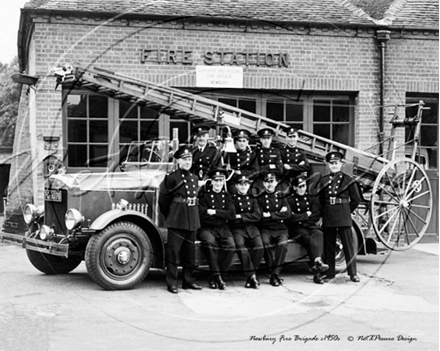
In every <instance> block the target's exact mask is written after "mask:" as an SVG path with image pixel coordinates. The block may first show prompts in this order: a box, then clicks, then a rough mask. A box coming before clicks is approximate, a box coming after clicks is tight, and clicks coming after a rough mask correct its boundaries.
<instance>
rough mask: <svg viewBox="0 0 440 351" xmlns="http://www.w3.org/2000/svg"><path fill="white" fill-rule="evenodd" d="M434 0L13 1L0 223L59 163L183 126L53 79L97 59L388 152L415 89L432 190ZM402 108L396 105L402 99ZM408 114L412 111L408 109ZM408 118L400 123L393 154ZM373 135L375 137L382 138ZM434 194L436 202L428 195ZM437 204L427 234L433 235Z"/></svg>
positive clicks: (37, 191) (104, 158)
mask: <svg viewBox="0 0 440 351" xmlns="http://www.w3.org/2000/svg"><path fill="white" fill-rule="evenodd" d="M438 5H439V4H438V1H436V0H386V1H368V2H366V1H361V0H308V1H298V0H283V1H278V0H275V1H263V0H222V1H208V0H190V1H188V0H163V1H156V0H131V1H117V0H108V1H102V0H87V1H86V0H70V1H61V0H32V1H29V2H28V3H27V4H26V5H25V7H24V8H23V9H22V10H21V19H20V27H19V31H18V56H19V63H20V69H21V71H22V72H25V75H23V76H24V77H25V76H26V77H27V76H30V77H31V78H32V77H34V78H35V81H34V82H30V83H29V82H27V83H25V84H23V86H22V87H23V88H22V94H21V101H20V109H19V117H18V122H17V127H16V135H15V144H14V150H13V155H15V157H13V158H12V160H11V161H10V165H11V169H10V177H9V186H8V197H7V206H6V211H5V224H4V228H3V229H4V230H5V231H12V232H13V231H19V230H20V229H19V228H20V227H21V225H22V220H21V209H22V207H23V206H24V205H25V204H26V203H28V202H33V203H36V204H42V203H43V183H44V179H45V177H47V175H48V174H49V173H50V172H51V171H52V169H53V167H54V166H53V165H54V164H56V161H57V160H59V162H61V163H62V164H63V165H64V166H65V168H66V171H67V172H68V173H76V172H102V171H106V170H116V171H118V167H117V165H118V164H119V163H120V162H121V161H122V159H123V157H124V156H125V153H124V152H126V151H124V150H126V146H127V145H128V144H129V143H130V142H131V141H136V140H146V139H153V138H158V137H171V131H172V129H173V128H179V140H180V142H187V140H188V139H189V137H190V130H191V127H192V126H191V123H190V122H188V121H186V120H185V119H183V118H182V117H181V116H180V117H179V116H176V115H168V114H166V113H164V111H158V110H154V109H151V108H149V107H148V105H146V106H137V105H132V104H130V103H128V102H126V101H123V100H118V99H115V98H110V97H108V96H106V95H104V94H100V92H99V90H97V91H90V90H81V89H76V88H75V86H74V85H73V86H72V87H71V88H69V89H67V88H66V87H63V86H61V85H60V86H56V85H57V84H56V80H55V78H54V77H53V76H51V75H50V74H49V73H48V72H49V69H50V68H52V67H55V66H62V65H65V64H71V65H79V66H81V67H97V68H101V69H105V70H108V71H112V72H117V73H119V74H123V75H125V76H128V77H132V78H135V79H139V80H146V81H150V82H153V83H155V84H159V85H163V86H169V87H174V88H179V89H182V90H185V91H188V92H191V93H194V94H201V95H203V96H206V97H208V98H211V99H213V100H217V101H220V102H223V103H226V104H229V105H233V106H236V107H239V108H242V109H245V110H248V111H250V112H254V113H257V114H260V115H263V116H266V117H268V118H271V119H273V120H275V121H279V122H282V123H284V124H289V125H292V126H296V127H299V128H301V129H303V130H305V131H309V132H311V133H314V134H316V135H319V136H322V137H325V138H328V139H331V140H335V141H338V142H341V143H344V144H347V145H350V146H352V147H355V148H357V149H360V150H368V151H370V152H372V153H381V152H386V151H387V150H386V149H387V146H388V142H387V136H388V135H389V131H390V124H389V121H390V119H391V117H392V113H393V112H394V107H393V106H394V105H396V104H399V105H403V104H408V103H414V102H418V101H419V100H423V101H424V102H425V104H426V106H427V107H430V110H427V111H425V112H424V114H423V121H422V126H421V137H420V143H421V147H420V149H419V151H418V153H419V154H418V157H419V161H420V163H422V164H423V166H424V167H425V169H426V171H427V173H428V175H429V177H430V178H431V185H432V189H433V192H434V198H435V199H438V100H439V41H438V40H439V37H438V33H439V29H438V25H439V22H438V15H439V9H438ZM399 113H400V114H405V111H404V109H402V110H401V111H400V112H399ZM406 113H409V114H411V113H415V111H407V112H406ZM412 133H413V130H412V129H411V128H407V129H406V130H405V131H403V130H402V133H401V135H399V140H400V141H401V142H399V144H400V145H402V147H401V149H400V150H399V151H398V154H399V155H401V156H402V157H404V155H405V149H406V147H408V146H410V143H408V145H407V146H405V143H406V141H407V140H410V139H411V136H412ZM381 141H382V144H381V143H380V142H381ZM434 202H435V206H437V201H434ZM437 212H438V210H437V208H435V210H434V216H433V217H434V218H432V221H431V222H432V223H431V228H430V229H429V230H428V232H427V234H429V235H432V236H433V237H434V238H438V231H437V227H438V218H437Z"/></svg>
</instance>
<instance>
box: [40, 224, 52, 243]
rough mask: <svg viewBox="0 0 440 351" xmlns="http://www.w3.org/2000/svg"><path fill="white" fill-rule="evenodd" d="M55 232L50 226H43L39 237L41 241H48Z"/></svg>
mask: <svg viewBox="0 0 440 351" xmlns="http://www.w3.org/2000/svg"><path fill="white" fill-rule="evenodd" d="M53 233H54V231H53V229H52V228H51V227H49V226H48V225H45V224H43V225H42V226H41V228H40V232H39V233H38V236H39V237H40V239H41V240H48V239H50V237H51V236H52V235H53Z"/></svg>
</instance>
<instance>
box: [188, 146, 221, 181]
mask: <svg viewBox="0 0 440 351" xmlns="http://www.w3.org/2000/svg"><path fill="white" fill-rule="evenodd" d="M220 161H221V153H220V151H219V149H217V147H215V146H214V145H212V144H207V145H206V146H205V147H204V148H203V151H200V150H199V148H198V147H196V148H194V150H193V164H192V167H191V172H192V173H194V174H195V175H196V176H197V177H198V178H199V179H200V180H202V179H206V177H207V174H208V172H209V171H210V170H212V169H214V168H217V167H218V165H219V164H220Z"/></svg>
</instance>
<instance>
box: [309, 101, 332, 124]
mask: <svg viewBox="0 0 440 351" xmlns="http://www.w3.org/2000/svg"><path fill="white" fill-rule="evenodd" d="M313 120H314V121H316V122H330V101H327V100H314V101H313Z"/></svg>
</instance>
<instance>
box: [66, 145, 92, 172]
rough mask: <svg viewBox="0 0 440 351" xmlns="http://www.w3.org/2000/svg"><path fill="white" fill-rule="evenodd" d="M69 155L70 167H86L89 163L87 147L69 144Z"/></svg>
mask: <svg viewBox="0 0 440 351" xmlns="http://www.w3.org/2000/svg"><path fill="white" fill-rule="evenodd" d="M67 154H68V157H69V166H70V167H85V166H86V163H87V146H86V145H72V144H68V147H67Z"/></svg>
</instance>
